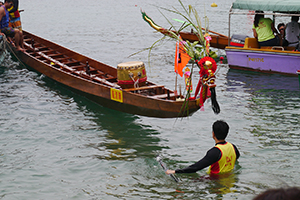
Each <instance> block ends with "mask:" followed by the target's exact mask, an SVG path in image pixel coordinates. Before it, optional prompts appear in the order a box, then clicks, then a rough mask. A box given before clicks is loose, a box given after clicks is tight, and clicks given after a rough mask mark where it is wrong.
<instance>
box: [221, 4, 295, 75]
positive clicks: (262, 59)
mask: <svg viewBox="0 0 300 200" xmlns="http://www.w3.org/2000/svg"><path fill="white" fill-rule="evenodd" d="M243 10H246V12H243ZM249 10H250V11H253V10H262V11H272V12H265V15H273V16H274V17H276V16H277V15H278V16H287V17H290V16H291V15H298V16H300V15H299V14H296V13H299V11H300V2H299V1H298V0H289V1H288V2H286V1H281V0H273V1H257V0H236V1H235V2H233V4H232V6H231V9H230V12H229V27H230V19H231V15H233V14H237V15H242V14H244V15H249ZM254 14H255V13H254ZM228 35H230V28H229V33H228ZM232 38H233V36H232ZM228 43H229V42H228ZM225 52H226V56H227V61H228V65H229V67H230V68H234V69H242V70H250V71H258V72H263V73H279V74H285V75H292V76H297V71H298V70H299V69H300V52H299V51H295V48H294V47H281V46H270V47H260V46H259V44H258V42H257V40H256V39H255V38H251V37H246V38H245V41H244V42H242V44H241V45H235V46H227V47H226V48H225Z"/></svg>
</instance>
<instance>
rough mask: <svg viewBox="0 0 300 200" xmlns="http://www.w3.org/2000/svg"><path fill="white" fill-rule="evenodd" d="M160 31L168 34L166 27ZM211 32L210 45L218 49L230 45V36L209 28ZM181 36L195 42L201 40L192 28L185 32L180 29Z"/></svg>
mask: <svg viewBox="0 0 300 200" xmlns="http://www.w3.org/2000/svg"><path fill="white" fill-rule="evenodd" d="M159 32H161V33H162V34H164V35H166V34H168V32H167V30H166V29H161V30H160V31H159ZM173 32H174V33H176V32H175V31H173ZM209 32H210V36H211V40H210V46H211V47H214V48H217V49H225V47H227V46H228V37H227V36H225V35H222V34H220V33H217V32H214V31H211V30H209ZM178 34H179V35H180V36H181V38H182V39H183V40H184V41H186V40H188V41H190V42H195V41H199V38H198V36H197V34H196V33H194V32H193V31H192V30H191V32H185V31H180V32H179V33H178Z"/></svg>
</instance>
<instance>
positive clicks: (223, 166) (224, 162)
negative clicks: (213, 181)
mask: <svg viewBox="0 0 300 200" xmlns="http://www.w3.org/2000/svg"><path fill="white" fill-rule="evenodd" d="M215 147H217V148H218V149H220V151H221V154H222V155H221V158H220V160H219V161H218V162H215V163H214V164H212V165H211V166H210V167H209V170H208V173H209V174H219V173H225V172H229V171H231V170H233V168H234V165H235V161H236V153H235V149H234V147H233V145H232V144H231V143H229V142H226V144H217V145H216V146H215Z"/></svg>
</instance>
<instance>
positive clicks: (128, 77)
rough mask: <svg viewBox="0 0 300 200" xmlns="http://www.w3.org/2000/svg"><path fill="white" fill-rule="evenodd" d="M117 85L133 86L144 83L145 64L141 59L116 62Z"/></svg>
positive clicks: (145, 78) (145, 76) (123, 86)
mask: <svg viewBox="0 0 300 200" xmlns="http://www.w3.org/2000/svg"><path fill="white" fill-rule="evenodd" d="M117 79H118V85H120V86H121V87H122V88H134V87H140V86H144V85H146V81H147V75H146V69H145V65H144V63H143V62H141V61H131V62H125V63H120V64H118V67H117Z"/></svg>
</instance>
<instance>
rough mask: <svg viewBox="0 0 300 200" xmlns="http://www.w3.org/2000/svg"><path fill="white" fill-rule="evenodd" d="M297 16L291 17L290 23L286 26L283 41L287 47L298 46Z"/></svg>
mask: <svg viewBox="0 0 300 200" xmlns="http://www.w3.org/2000/svg"><path fill="white" fill-rule="evenodd" d="M298 21H299V16H292V21H291V22H289V23H287V24H286V27H285V39H286V40H287V41H288V44H289V45H288V46H289V47H296V46H297V45H298V44H299V34H300V24H299V23H298Z"/></svg>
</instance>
